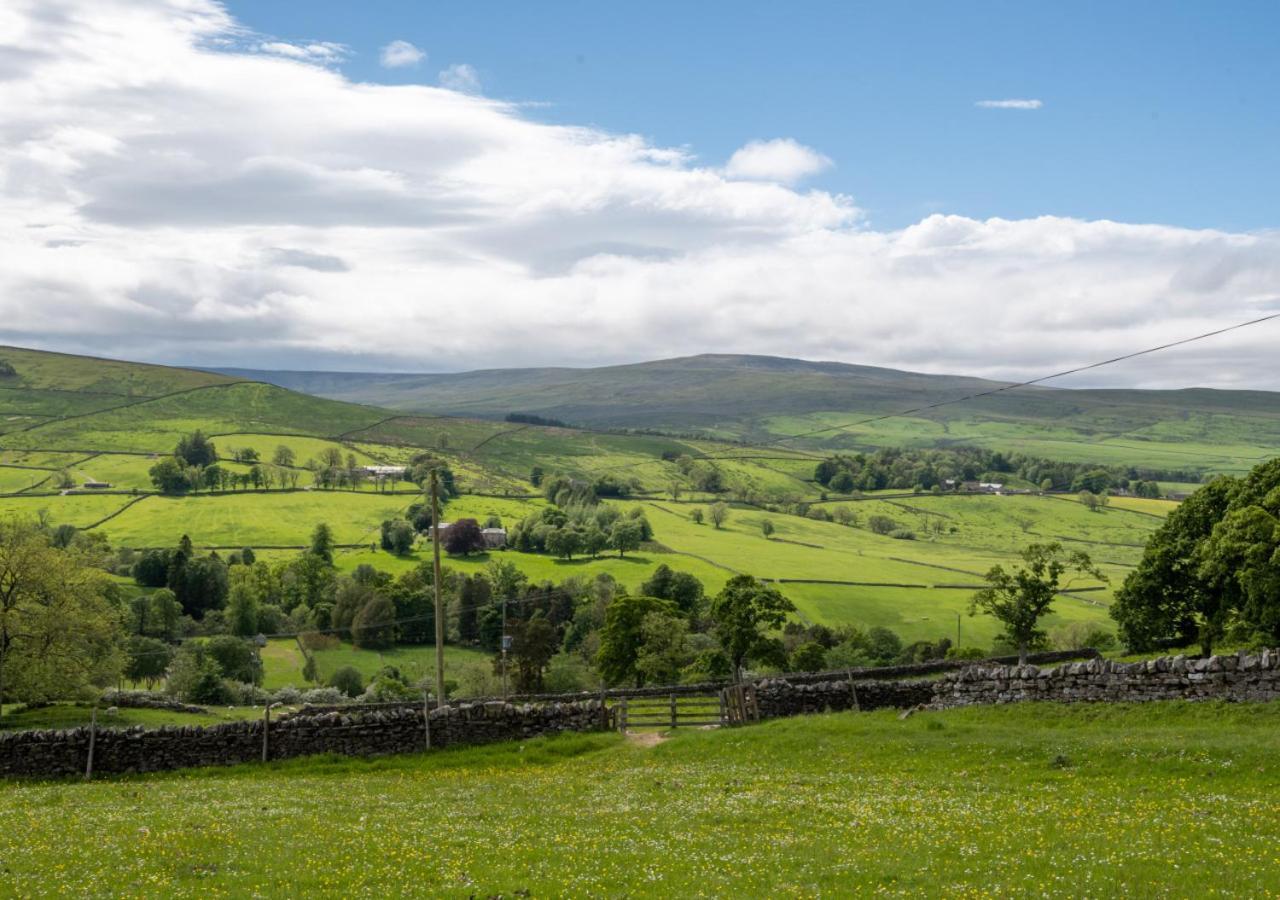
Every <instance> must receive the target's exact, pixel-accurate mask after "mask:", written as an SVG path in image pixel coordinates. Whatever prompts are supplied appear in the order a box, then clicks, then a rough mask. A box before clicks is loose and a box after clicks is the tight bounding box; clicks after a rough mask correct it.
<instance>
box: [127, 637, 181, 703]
mask: <svg viewBox="0 0 1280 900" xmlns="http://www.w3.org/2000/svg"><path fill="white" fill-rule="evenodd" d="M172 660H173V651H172V650H171V649H170V647H169V645H168V644H166V643H165V642H164V641H161V640H157V639H156V638H151V637H143V636H142V635H134V636H133V637H131V638H129V643H128V644H126V645H125V663H124V672H123V674H124V677H125V678H128V679H129V680H130V681H132V682H134V683H137V682H139V681H141V682H143V683H145V684H146V686H147V690H151V688H152V687H154V686H155V683H156V682H157V681H159V680H160V679H162V678H164V673H165V671H166V670H167V669H168V668H169V663H170V662H171V661H172Z"/></svg>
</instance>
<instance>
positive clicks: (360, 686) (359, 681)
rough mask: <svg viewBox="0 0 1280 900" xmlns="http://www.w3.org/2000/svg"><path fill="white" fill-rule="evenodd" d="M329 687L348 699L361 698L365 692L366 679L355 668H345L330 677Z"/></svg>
mask: <svg viewBox="0 0 1280 900" xmlns="http://www.w3.org/2000/svg"><path fill="white" fill-rule="evenodd" d="M329 687H331V688H334V689H336V690H338V691H340V692H341V693H342V694H344V695H345V696H347V697H359V696H360V694H361V693H362V692H363V691H364V679H363V678H361V677H360V672H359V671H358V670H357V669H356V668H355V666H343V667H342V668H341V669H339V670H338V671H336V672H334V673H333V674H332V675H330V676H329Z"/></svg>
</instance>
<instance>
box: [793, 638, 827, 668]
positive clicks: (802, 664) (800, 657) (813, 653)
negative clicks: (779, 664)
mask: <svg viewBox="0 0 1280 900" xmlns="http://www.w3.org/2000/svg"><path fill="white" fill-rule="evenodd" d="M826 665H827V649H826V648H825V647H823V646H822V645H821V644H819V643H818V642H817V641H810V642H809V643H807V644H801V645H800V646H799V647H797V648H796V649H795V650H794V651H793V652H792V654H791V660H790V669H791V671H792V672H821V671H822V670H823V669H824V668H826Z"/></svg>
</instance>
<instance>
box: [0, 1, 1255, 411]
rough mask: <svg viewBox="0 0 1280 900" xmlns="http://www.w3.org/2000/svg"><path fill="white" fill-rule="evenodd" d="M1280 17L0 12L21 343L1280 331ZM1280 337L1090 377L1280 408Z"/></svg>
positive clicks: (928, 352) (642, 340)
mask: <svg viewBox="0 0 1280 900" xmlns="http://www.w3.org/2000/svg"><path fill="white" fill-rule="evenodd" d="M1277 26H1280V6H1277V5H1276V4H1274V3H1268V4H1263V3H1246V2H1242V3H1233V4H1230V5H1223V6H1220V7H1219V6H1216V5H1211V4H1201V3H1186V4H1174V3H1159V4H1156V3H1138V2H1131V3H1125V4H1115V3H1106V4H1104V3H1078V4H1069V5H1067V4H1061V5H1051V4H1025V3H1019V4H1014V3H967V4H956V3H913V4H899V3H880V4H868V3H849V2H844V3H825V2H810V3H805V4H793V5H787V6H784V5H782V4H776V3H771V4H764V3H750V2H737V3H732V4H730V3H721V2H710V0H709V2H703V3H696V4H687V3H683V4H674V3H662V2H648V3H645V4H630V5H628V6H627V7H625V8H624V7H623V6H622V5H618V4H598V3H586V2H567V0H566V2H557V3H553V4H522V3H494V2H489V0H477V2H472V3H468V4H436V3H421V2H390V0H367V2H365V3H362V4H359V5H354V4H350V3H340V2H322V0H309V2H305V3H304V2H297V0H290V2H285V0H244V2H241V0H235V2H229V3H226V4H219V3H216V2H214V0H7V2H6V3H5V4H4V5H3V6H0V342H4V343H10V344H17V345H22V346H33V347H41V348H46V349H57V350H63V351H66V352H87V353H95V354H99V355H107V356H115V357H121V358H129V359H139V360H147V361H154V362H165V363H180V364H196V365H227V366H230V365H238V366H249V367H260V368H310V369H338V370H361V369H374V370H407V371H457V370H464V369H470V368H493V367H499V366H524V365H600V364H611V363H620V362H633V361H639V360H644V359H652V358H661V357H671V356H681V355H688V354H693V353H702V352H738V353H763V354H771V355H778V356H793V357H801V358H808V359H828V360H839V361H844V362H852V363H862V364H871V365H885V366H892V367H896V368H905V369H914V370H919V371H931V372H957V373H966V374H975V375H985V376H988V377H995V378H1008V379H1022V378H1030V377H1036V376H1038V375H1042V374H1044V373H1046V372H1048V371H1055V370H1058V369H1065V368H1069V367H1072V366H1076V365H1080V364H1083V363H1087V362H1091V361H1093V360H1096V359H1101V358H1106V357H1110V356H1115V355H1119V354H1122V353H1126V352H1130V351H1133V350H1136V349H1140V348H1142V347H1147V346H1151V345H1154V344H1160V343H1164V342H1166V341H1172V340H1177V339H1179V338H1182V337H1186V336H1188V335H1191V334H1195V333H1198V332H1201V331H1208V330H1211V329H1214V328H1218V327H1222V326H1224V325H1229V324H1231V323H1234V322H1238V321H1244V320H1247V319H1252V318H1256V317H1258V316H1262V315H1265V314H1267V313H1269V312H1276V311H1280V230H1277V226H1278V225H1280V223H1278V222H1277V212H1276V210H1277V209H1280V204H1278V203H1277V201H1278V200H1280V172H1278V167H1277V166H1276V165H1275V158H1276V147H1277V144H1278V143H1280V140H1278V139H1280V116H1277V115H1276V113H1277V111H1280V57H1278V55H1277V54H1275V53H1274V52H1273V49H1272V47H1271V46H1270V40H1271V37H1272V36H1273V35H1274V34H1276V33H1277ZM1278 343H1280V322H1272V323H1268V324H1266V325H1260V326H1256V327H1254V328H1251V329H1247V330H1244V331H1239V332H1234V333H1232V334H1231V335H1229V336H1224V337H1222V338H1216V339H1213V340H1210V341H1205V342H1203V343H1200V344H1196V345H1193V346H1191V347H1187V348H1181V349H1179V350H1177V351H1171V352H1169V353H1166V354H1160V355H1157V356H1152V357H1149V358H1144V359H1143V360H1141V361H1138V362H1134V363H1129V364H1125V365H1122V366H1116V367H1112V368H1109V369H1106V370H1100V371H1097V372H1093V373H1090V374H1089V375H1087V376H1079V377H1077V378H1075V379H1073V380H1072V381H1070V382H1068V383H1070V384H1080V385H1084V384H1091V385H1100V384H1101V385H1109V386H1110V385H1114V386H1128V385H1133V386H1149V387H1171V386H1187V385H1211V386H1220V387H1256V388H1266V389H1280V354H1278V353H1276V352H1275V347H1276V346H1277V344H1278Z"/></svg>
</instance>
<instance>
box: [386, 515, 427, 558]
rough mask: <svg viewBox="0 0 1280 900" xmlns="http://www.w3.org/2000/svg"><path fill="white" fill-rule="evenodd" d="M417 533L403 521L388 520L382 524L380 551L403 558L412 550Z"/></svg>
mask: <svg viewBox="0 0 1280 900" xmlns="http://www.w3.org/2000/svg"><path fill="white" fill-rule="evenodd" d="M417 537H418V533H417V532H416V531H414V530H413V526H412V525H410V524H409V523H408V522H407V521H406V520H404V519H388V520H387V521H385V522H383V523H382V549H383V550H387V551H389V552H391V553H394V554H395V555H396V556H404V555H405V554H407V553H408V552H409V551H410V550H412V549H413V542H414V540H415V539H417Z"/></svg>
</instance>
